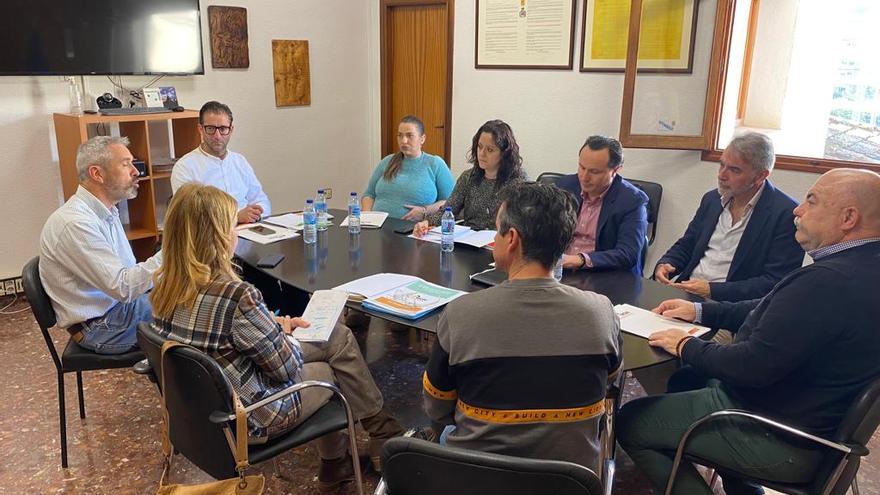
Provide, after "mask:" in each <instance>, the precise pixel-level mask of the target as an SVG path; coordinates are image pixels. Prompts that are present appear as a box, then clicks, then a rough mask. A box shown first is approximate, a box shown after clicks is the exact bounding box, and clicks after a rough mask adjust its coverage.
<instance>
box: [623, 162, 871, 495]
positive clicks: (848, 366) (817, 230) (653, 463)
mask: <svg viewBox="0 0 880 495" xmlns="http://www.w3.org/2000/svg"><path fill="white" fill-rule="evenodd" d="M794 215H795V218H796V220H795V223H796V225H797V232H796V238H797V241H798V243H799V244H800V245H801V246H802V247H803V248H804V249H805V250H806V251H807V253H808V254H809V255H810V257H812V258H813V260H814V261H815V262H814V263H813V264H811V265H808V266H805V267H803V268H800V269H798V270H795V271H794V272H792V273H790V274H788V275H786V276H785V277H783V279H782V280H780V281H779V283H778V284H776V286H775V287H773V289H772V290H771V291H770V292H769V293H768V294H767V295H766V296H765V297H764V298H762V299H755V300H751V301H741V302H737V303H731V302H707V303H703V304H700V303H692V302H688V301H684V300H681V299H675V300H670V301H664V302H662V303H661V304H660V306H658V307H657V308H656V309H655V310H654V311H655V312H657V313H660V314H662V315H664V316H669V317H674V318H681V319H684V320H688V321H694V322H700V323H702V324H705V325H708V326H723V327H726V328H738V329H739V330H737V331H736V333H735V338H734V341H733V343H732V344H729V345H721V344H717V343H714V342H707V341H703V340H700V339H694V338H691V337H689V336H688V335H687V334H686V333H684V332H681V331H679V330H664V331H661V332H657V333H655V334H653V335H651V336H650V339H649V342H650V344H651V345H653V346H656V347H662V348H663V349H665V350H666V351H667V352H669V353H671V354H674V355H676V356H679V357H681V360H682V362H683V363H684V364H685V365H687V366H690V367H692V368H693V369H694V371H696V372H697V373H699V374H701V375H702V376H705V377H707V378H708V379H709V380H708V382H707V386H706V387H704V388H700V389H697V390H690V391H686V392H680V393H672V394H666V395H660V396H652V397H645V398H642V399H636V400H634V401H632V402H630V403H628V404H626V405H625V406H623V408H622V409H621V411H620V414H619V416H618V428H619V429H618V440H619V441H620V444H621V446H623V448H624V449H625V450H626V451H627V453H628V454H629V455H630V457H631V458H632V459H633V461H635V463H636V464H637V465H638V466H640V467H641V468H642V470H643V471H644V472H645V473H646V474H647V475H648V477H649V478H651V480H652V481H653V482H654V484H655V485H656V486H658V487H662V486H663V485H665V483H666V480H667V478H668V477H669V473H670V470H671V467H672V461H673V453H674V451H675V448H676V446H677V444H678V442H679V440H680V439H681V436H682V434H683V433H684V432H685V430H686V429H687V428H688V427H689V426H690V425H691V424H692V423H693V422H694V421H696V420H698V419H700V418H702V417H704V416H706V415H708V414H711V413H713V412H715V411H718V410H722V409H744V410H747V411H753V412H756V413H758V414H762V415H766V416H769V417H771V418H773V419H775V420H777V421H781V422H783V423H786V424H789V425H792V426H795V427H798V428H802V429H804V430H806V431H808V432H810V433H813V434H816V435H820V436H825V437H828V436H830V435H831V434H832V433H833V432H834V431H835V430H836V429H837V428H838V427H839V425H840V422H841V421H842V420H843V417H844V415H845V414H846V411H847V409H848V408H849V406H850V405H851V404H852V402H853V400H854V399H855V397H856V396H857V395H858V394H859V393H860V392H861V391H862V390H863V389H864V388H865V387H866V386H867V385H868V384H870V383H871V382H872V381H873V380H875V379H876V378H877V377H878V376H880V361H878V359H877V356H878V355H880V333H878V332H877V331H876V330H877V329H876V326H877V322H878V321H880V304H878V303H880V298H878V296H877V291H876V286H877V280H880V174H877V173H875V172H870V171H867V170H855V169H836V170H832V171H830V172H828V173H826V174H825V175H823V176H822V177H821V178H819V180H818V181H816V183H815V184H814V185H813V187H812V188H811V189H810V191H809V192H808V193H807V197H806V199H805V200H804V202H803V203H801V204H800V206H798V207H797V208H796V209H795V210H794ZM690 445H691V447H689V452H691V453H693V454H695V455H697V456H699V457H701V458H704V459H708V460H710V461H712V462H713V463H718V464H720V465H723V466H728V467H731V468H733V469H735V470H736V471H739V472H743V473H746V474H749V475H752V476H755V477H759V478H763V479H768V480H772V481H779V482H788V483H801V482H806V481H808V480H810V479H812V476H813V475H814V474H815V470H816V468H817V463H818V461H819V458H820V456H821V452H818V451H817V449H811V448H809V447H808V446H805V445H804V444H802V443H798V442H796V443H791V442H790V437H786V436H782V435H779V434H778V433H776V432H774V431H770V430H768V429H766V428H764V427H762V426H758V425H756V424H754V423H751V422H739V421H724V422H715V423H714V424H712V423H710V425H707V426H706V427H704V428H702V429H700V430H699V431H698V432H697V433H695V434H694V435H693V437H692V438H691V443H690ZM675 486H676V490H675V493H687V494H701V493H702V494H707V495H709V494H711V493H712V490H710V489H709V487H708V486H706V484H705V483H704V482H703V480H702V478H701V477H700V475H699V474H698V473H697V471H696V470H695V469H694V467H693V466H692V465H691V464H690V463H684V464H683V465H682V467H681V469H680V470H679V473H678V477H677V479H676V484H675ZM724 488H725V492H726V493H728V494H730V495H734V494H746V493H749V494H755V493H763V491H762V490H761V488H760V487H756V486H753V485H750V484H748V483H745V482H743V481H742V480H738V479H736V478H732V477H728V479H726V480H725V486H724Z"/></svg>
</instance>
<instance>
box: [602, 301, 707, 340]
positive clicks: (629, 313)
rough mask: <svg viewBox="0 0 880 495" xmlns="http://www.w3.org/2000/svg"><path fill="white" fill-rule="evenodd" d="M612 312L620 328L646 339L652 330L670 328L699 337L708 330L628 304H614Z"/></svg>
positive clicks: (657, 330)
mask: <svg viewBox="0 0 880 495" xmlns="http://www.w3.org/2000/svg"><path fill="white" fill-rule="evenodd" d="M614 312H615V313H617V317H618V318H620V329H621V330H623V331H624V332H626V333H631V334H633V335H638V336H639V337H644V338H646V339H647V338H648V337H649V336H650V335H651V334H652V333H654V332H659V331H660V330H669V329H670V328H673V329H677V330H684V331H685V332H687V333H688V334H689V335H693V336H694V337H699V336H700V335H703V334H704V333H706V332H708V331H709V328H707V327H704V326H701V325H697V324H694V323H688V322H686V321H682V320H676V319H673V318H667V317H665V316H660V315H658V314H657V313H653V312H651V311H648V310H647V309H642V308H637V307H635V306H631V305H629V304H618V305H617V306H614Z"/></svg>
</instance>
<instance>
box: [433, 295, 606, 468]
mask: <svg viewBox="0 0 880 495" xmlns="http://www.w3.org/2000/svg"><path fill="white" fill-rule="evenodd" d="M619 326H620V325H619V322H618V319H617V316H616V315H615V314H614V311H613V309H612V305H611V302H610V301H609V300H608V298H606V297H605V296H602V295H599V294H595V293H592V292H584V291H581V290H579V289H576V288H573V287H568V286H565V285H562V284H560V283H559V282H557V281H555V280H553V279H528V280H513V281H506V282H504V283H502V284H500V285H498V286H496V287H493V288H490V289H486V290H482V291H479V292H475V293H471V294H468V295H465V296H462V297H460V298H458V299H456V300H455V301H453V302H451V303H449V305H448V306H447V308H446V310H445V311H444V313H443V314H442V315H441V317H440V323H439V325H438V328H437V341H436V343H435V346H434V349H433V351H432V354H431V357H430V359H429V361H428V365H427V367H426V370H425V374H424V378H423V385H424V398H425V408H426V411H427V413H428V415H429V416H430V417H431V419H432V420H434V421H435V422H437V423H440V424H454V425H455V427H456V428H455V431H454V432H453V433H452V434H450V435H449V436H448V438H447V443H448V444H449V445H452V446H456V447H463V448H471V449H475V450H481V451H486V452H495V453H501V454H508V455H515V456H520V457H531V458H542V459H558V460H565V461H570V462H575V463H578V464H581V465H583V466H587V467H589V468H593V469H595V467H596V464H597V460H598V451H599V442H598V440H599V422H600V419H601V417H602V414H603V412H604V398H605V392H606V388H607V382H608V378H609V375H611V374H613V373H614V372H615V371H616V370H617V368H618V367H619V365H620V363H621V345H622V344H621V340H620V331H619Z"/></svg>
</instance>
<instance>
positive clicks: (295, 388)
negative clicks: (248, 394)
mask: <svg viewBox="0 0 880 495" xmlns="http://www.w3.org/2000/svg"><path fill="white" fill-rule="evenodd" d="M309 387H322V388H326V389H329V390H330V391H331V392H333V393H334V394H335V395H337V396H339V398H340V399H342V401H343V402H344V403H345V405H346V409H348V401H347V400H346V399H345V396H344V395H342V392H340V390H339V388H337V387H336V385H333V384H332V383H328V382H322V381H318V380H306V381H304V382H300V383H296V384H293V385H291V386H289V387H287V388H285V389H284V390H279V391H278V392H275V393H274V394H272V395H270V396H269V397H266V398H265V399H262V400H259V401H257V402H254V403H253V404H251V405H249V406H247V407H245V408H244V412H245V413H247V414H250V413H252V412H253V411H254V410H255V409H259V408H261V407H264V406H266V405H268V404H271V403H272V402H275V401H276V400H278V399H282V398H284V397H287V396H288V395H291V394H294V393H296V392H299V391H300V390H303V389H306V388H309ZM234 419H235V412H227V411H214V412H212V413H211V415H210V416H208V420H209V421H211V422H212V423H225V422H227V421H232V420H234Z"/></svg>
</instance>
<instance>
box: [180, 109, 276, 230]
mask: <svg viewBox="0 0 880 495" xmlns="http://www.w3.org/2000/svg"><path fill="white" fill-rule="evenodd" d="M232 133H233V127H232V110H230V109H229V107H228V106H226V105H224V104H223V103H220V102H217V101H209V102H207V103H205V104H204V105H202V109H201V110H199V134H200V135H201V137H202V144H200V145H199V147H198V148H196V149H194V150H192V151H190V152H189V153H187V154H186V155H183V156H182V157H181V158H180V159H179V160H177V163H176V164H174V169H173V170H172V172H171V189H172V191H174V192H176V191H177V189H178V188H180V186H182V185H184V184H186V183H187V182H199V183H202V184H206V185H209V186H214V187H216V188H218V189H221V190H223V191H226V192H227V193H229V194H230V195H231V196H232V197H233V198H235V200H236V201H238V223H251V222H256V221H259V220H260V218H262V217H265V216H269V215H270V214H271V213H272V204H271V203H270V202H269V197H268V196H266V193H265V192H263V186H262V185H261V184H260V181H259V180H257V176H256V175H255V174H254V169H253V168H251V164H250V163H248V161H247V160H246V159H245V157H244V156H242V155H241V154H240V153H236V152H234V151H229V149H228V145H229V140H230V139H232Z"/></svg>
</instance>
